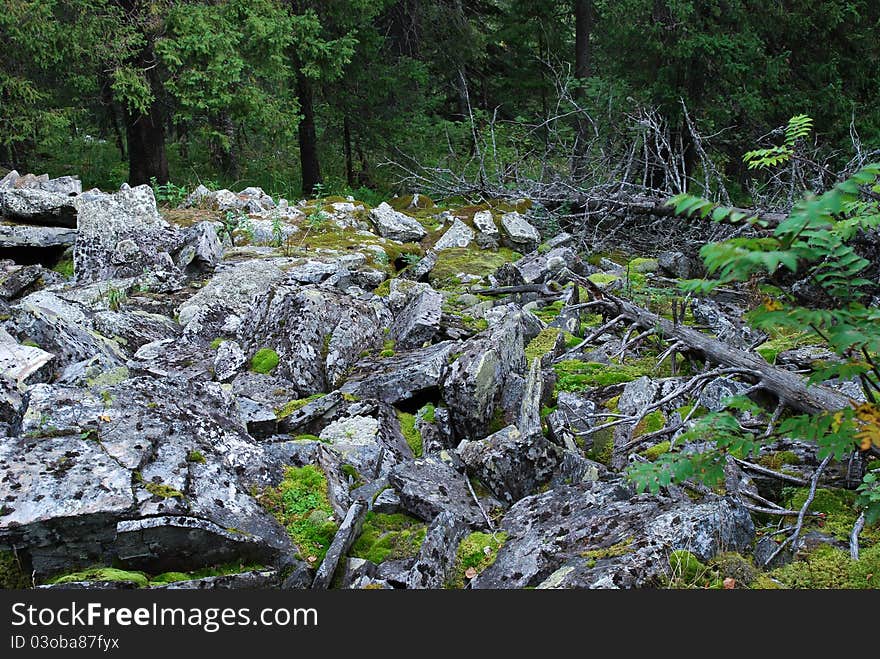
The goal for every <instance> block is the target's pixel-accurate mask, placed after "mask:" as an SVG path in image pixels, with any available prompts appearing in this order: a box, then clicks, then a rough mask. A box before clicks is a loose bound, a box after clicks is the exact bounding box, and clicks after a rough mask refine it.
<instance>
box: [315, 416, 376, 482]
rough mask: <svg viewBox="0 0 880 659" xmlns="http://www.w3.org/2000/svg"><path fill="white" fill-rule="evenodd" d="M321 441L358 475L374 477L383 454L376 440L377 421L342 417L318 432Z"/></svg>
mask: <svg viewBox="0 0 880 659" xmlns="http://www.w3.org/2000/svg"><path fill="white" fill-rule="evenodd" d="M320 437H321V441H323V442H327V443H328V444H330V445H331V446H332V447H333V448H334V450H336V451H337V452H338V453H339V454H340V456H341V458H342V460H343V462H346V463H348V464H350V465H352V466H353V467H354V468H355V469H357V471H358V472H359V473H361V474H365V475H369V476H374V475H378V473H379V471H380V469H381V466H382V460H383V457H384V453H385V447H384V444H383V443H382V442H381V441H380V438H379V421H378V420H377V419H374V418H373V417H369V416H352V417H343V418H341V419H337V420H336V421H333V422H332V423H330V424H329V425H328V426H327V427H326V428H324V430H322V431H321V435H320Z"/></svg>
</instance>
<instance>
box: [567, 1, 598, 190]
mask: <svg viewBox="0 0 880 659" xmlns="http://www.w3.org/2000/svg"><path fill="white" fill-rule="evenodd" d="M574 25H575V45H574V75H575V78H577V81H578V83H582V82H583V81H584V80H586V79H587V78H589V77H590V73H591V68H592V60H593V52H592V46H591V44H590V35H591V33H592V31H593V2H592V0H574ZM583 98H584V92H583V90H582V89H581V88H580V87H577V88H576V91H575V100H577V101H580V100H582V99H583ZM576 116H577V144H576V145H575V152H574V155H573V158H572V175H573V176H574V177H575V179H578V178H580V177H582V176H583V174H584V172H585V170H586V158H587V144H588V141H589V134H590V122H589V120H588V119H587V117H585V116H582V115H581V114H580V113H579V114H578V115H576Z"/></svg>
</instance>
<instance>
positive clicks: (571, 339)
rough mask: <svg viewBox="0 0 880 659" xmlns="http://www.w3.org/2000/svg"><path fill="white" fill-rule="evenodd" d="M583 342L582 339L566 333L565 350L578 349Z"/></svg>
mask: <svg viewBox="0 0 880 659" xmlns="http://www.w3.org/2000/svg"><path fill="white" fill-rule="evenodd" d="M582 341H583V339H582V338H581V337H579V336H575V335H574V334H569V333H568V332H565V348H566V349H567V350H570V349H571V348H576V347H578V346H579V345H580V344H581V342H582Z"/></svg>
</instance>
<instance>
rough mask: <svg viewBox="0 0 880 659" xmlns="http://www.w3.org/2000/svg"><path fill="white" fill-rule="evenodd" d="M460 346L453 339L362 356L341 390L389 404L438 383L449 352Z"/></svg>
mask: <svg viewBox="0 0 880 659" xmlns="http://www.w3.org/2000/svg"><path fill="white" fill-rule="evenodd" d="M460 346H461V344H460V343H459V342H457V341H443V342H442V343H436V344H434V345H432V346H428V347H427V348H422V349H420V350H412V351H409V352H400V353H396V354H395V355H393V356H391V357H383V358H379V359H368V360H362V361H360V362H358V365H357V367H356V368H355V370H354V371H353V372H352V373H351V375H349V377H348V379H347V380H346V381H345V384H344V385H343V386H342V392H343V393H346V394H349V395H352V396H356V397H358V398H375V399H377V400H380V401H382V402H385V403H390V404H394V403H398V402H400V401H402V400H408V399H410V398H413V397H414V396H418V395H420V394H422V393H425V392H428V391H430V390H432V389H435V388H437V387H438V386H439V385H440V382H441V379H442V377H443V373H444V372H445V370H446V367H447V365H448V363H449V358H450V356H451V355H453V354H455V352H457V351H458V350H459V348H460Z"/></svg>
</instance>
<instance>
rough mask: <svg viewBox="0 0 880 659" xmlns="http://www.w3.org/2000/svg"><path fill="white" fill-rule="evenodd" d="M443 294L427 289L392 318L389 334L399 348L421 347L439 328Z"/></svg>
mask: <svg viewBox="0 0 880 659" xmlns="http://www.w3.org/2000/svg"><path fill="white" fill-rule="evenodd" d="M442 307H443V296H442V295H440V293H438V292H437V291H435V290H432V289H428V290H426V291H424V292H422V293H420V294H419V295H417V296H416V297H415V298H413V299H412V301H411V302H410V303H409V304H408V305H407V306H406V307H405V308H404V309H403V310H402V311H401V312H400V313H399V314H397V316H396V317H395V318H394V321H393V322H392V323H391V328H390V332H389V335H390V336H391V338H392V339H393V340H394V343H395V347H396V348H400V349H401V350H411V349H413V348H421V347H422V345H423V344H424V343H425V342H427V341H430V340H431V339H432V338H434V335H435V334H436V333H437V331H438V330H439V329H440V316H441V314H442V310H443V309H442Z"/></svg>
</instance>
